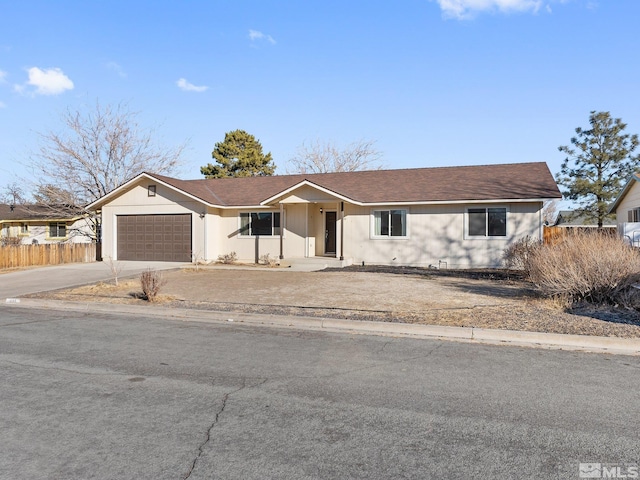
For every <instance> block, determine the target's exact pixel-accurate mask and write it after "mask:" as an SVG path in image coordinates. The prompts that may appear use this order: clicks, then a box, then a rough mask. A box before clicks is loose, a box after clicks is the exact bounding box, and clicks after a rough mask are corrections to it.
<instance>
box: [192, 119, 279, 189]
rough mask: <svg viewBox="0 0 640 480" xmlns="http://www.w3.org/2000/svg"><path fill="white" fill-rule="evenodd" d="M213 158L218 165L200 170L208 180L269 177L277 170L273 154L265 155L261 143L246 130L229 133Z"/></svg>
mask: <svg viewBox="0 0 640 480" xmlns="http://www.w3.org/2000/svg"><path fill="white" fill-rule="evenodd" d="M211 156H212V157H213V159H214V160H215V161H216V164H215V165H213V164H211V163H209V164H208V165H206V166H204V167H201V168H200V172H201V173H202V174H203V175H204V176H205V177H206V178H224V177H258V176H267V175H273V173H274V171H275V169H276V167H275V165H274V164H273V161H272V158H271V153H267V154H266V155H265V154H263V153H262V145H261V144H260V141H258V140H257V139H256V138H255V137H254V136H253V135H251V134H249V133H247V132H245V131H244V130H234V131H233V132H227V133H226V134H225V136H224V141H223V142H218V143H216V145H215V148H214V149H213V152H212V153H211Z"/></svg>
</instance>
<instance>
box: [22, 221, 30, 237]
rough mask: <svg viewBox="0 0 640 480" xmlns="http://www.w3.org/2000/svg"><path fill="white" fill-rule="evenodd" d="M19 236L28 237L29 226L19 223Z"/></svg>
mask: <svg viewBox="0 0 640 480" xmlns="http://www.w3.org/2000/svg"><path fill="white" fill-rule="evenodd" d="M20 235H29V224H28V223H21V224H20Z"/></svg>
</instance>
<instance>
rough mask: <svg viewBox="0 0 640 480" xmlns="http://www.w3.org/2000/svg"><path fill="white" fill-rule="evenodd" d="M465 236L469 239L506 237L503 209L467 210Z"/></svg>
mask: <svg viewBox="0 0 640 480" xmlns="http://www.w3.org/2000/svg"><path fill="white" fill-rule="evenodd" d="M467 235H468V236H470V237H506V236H507V209H506V208H505V207H489V208H469V209H467Z"/></svg>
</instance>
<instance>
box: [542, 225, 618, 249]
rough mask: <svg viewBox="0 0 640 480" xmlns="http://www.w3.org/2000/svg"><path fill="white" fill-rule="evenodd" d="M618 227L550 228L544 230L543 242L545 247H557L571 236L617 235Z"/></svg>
mask: <svg viewBox="0 0 640 480" xmlns="http://www.w3.org/2000/svg"><path fill="white" fill-rule="evenodd" d="M616 232H617V229H616V227H602V228H595V227H579V226H578V227H548V226H546V225H545V227H544V230H543V241H544V243H545V245H555V244H556V243H558V242H560V241H562V240H564V239H565V238H567V237H568V236H570V235H577V234H578V235H579V234H585V233H592V234H596V235H616Z"/></svg>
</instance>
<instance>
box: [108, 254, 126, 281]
mask: <svg viewBox="0 0 640 480" xmlns="http://www.w3.org/2000/svg"><path fill="white" fill-rule="evenodd" d="M107 266H108V267H109V271H110V272H111V277H112V278H113V282H114V283H115V284H116V287H117V286H118V277H119V276H120V272H122V268H123V266H124V265H122V264H120V263H118V262H117V261H115V260H114V259H113V257H109V258H107Z"/></svg>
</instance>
